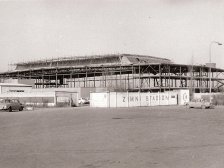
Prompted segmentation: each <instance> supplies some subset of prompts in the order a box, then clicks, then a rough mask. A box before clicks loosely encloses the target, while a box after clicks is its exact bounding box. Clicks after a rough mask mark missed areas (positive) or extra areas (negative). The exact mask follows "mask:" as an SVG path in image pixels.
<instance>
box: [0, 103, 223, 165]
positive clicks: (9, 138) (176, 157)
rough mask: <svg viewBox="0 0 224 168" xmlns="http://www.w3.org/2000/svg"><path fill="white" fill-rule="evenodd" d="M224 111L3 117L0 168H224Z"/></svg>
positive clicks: (84, 110)
mask: <svg viewBox="0 0 224 168" xmlns="http://www.w3.org/2000/svg"><path fill="white" fill-rule="evenodd" d="M222 167H224V107H217V108H216V109H213V110H211V109H206V110H201V109H187V108H185V107H148V108H146V107H141V108H117V109H116V108H114V109H113V108H111V109H105V108H93V109H92V108H90V107H78V108H58V109H56V108H55V109H39V110H34V111H23V112H14V113H8V112H1V113H0V168H222Z"/></svg>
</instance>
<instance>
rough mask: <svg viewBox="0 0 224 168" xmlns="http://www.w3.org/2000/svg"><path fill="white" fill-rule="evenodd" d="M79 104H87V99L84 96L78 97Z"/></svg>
mask: <svg viewBox="0 0 224 168" xmlns="http://www.w3.org/2000/svg"><path fill="white" fill-rule="evenodd" d="M78 102H79V104H89V100H88V99H86V98H83V97H82V98H79V100H78Z"/></svg>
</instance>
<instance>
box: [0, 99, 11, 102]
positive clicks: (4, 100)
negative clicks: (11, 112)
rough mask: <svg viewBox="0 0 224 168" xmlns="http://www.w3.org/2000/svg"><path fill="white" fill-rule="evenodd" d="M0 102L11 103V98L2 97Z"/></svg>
mask: <svg viewBox="0 0 224 168" xmlns="http://www.w3.org/2000/svg"><path fill="white" fill-rule="evenodd" d="M0 103H10V100H9V99H0Z"/></svg>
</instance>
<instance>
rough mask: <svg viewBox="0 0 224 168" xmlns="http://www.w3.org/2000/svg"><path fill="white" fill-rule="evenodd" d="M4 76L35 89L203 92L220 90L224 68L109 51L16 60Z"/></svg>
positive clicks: (1, 78) (2, 75) (0, 77)
mask: <svg viewBox="0 0 224 168" xmlns="http://www.w3.org/2000/svg"><path fill="white" fill-rule="evenodd" d="M210 75H211V76H210ZM8 79H28V80H30V81H33V87H34V88H36V89H37V88H80V87H82V88H90V87H92V88H98V87H100V88H106V89H107V90H108V91H131V92H132V91H133V92H134V91H140V92H146V91H150V92H164V91H170V90H178V89H189V90H190V92H195V93H206V92H209V88H210V87H211V88H210V89H211V91H212V92H220V91H221V89H222V87H223V85H224V69H220V68H216V67H209V66H206V65H193V64H192V65H184V64H176V63H174V62H172V61H171V60H169V59H166V58H159V57H152V56H143V55H132V54H110V55H94V56H82V57H65V58H58V59H48V60H39V61H30V62H20V63H16V64H15V69H14V70H12V71H8V72H4V73H0V80H1V82H4V81H6V80H8Z"/></svg>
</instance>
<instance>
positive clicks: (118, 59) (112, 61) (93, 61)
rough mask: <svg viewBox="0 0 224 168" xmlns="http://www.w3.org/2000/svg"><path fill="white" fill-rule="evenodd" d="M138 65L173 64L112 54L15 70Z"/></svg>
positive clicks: (27, 64)
mask: <svg viewBox="0 0 224 168" xmlns="http://www.w3.org/2000/svg"><path fill="white" fill-rule="evenodd" d="M138 63H172V62H171V60H169V59H166V58H159V57H153V56H145V55H135V54H111V55H94V56H82V57H64V58H58V59H48V60H40V61H32V62H24V63H17V64H15V65H16V69H15V70H26V69H38V68H49V67H66V66H68V67H75V66H90V65H99V66H100V65H130V64H138Z"/></svg>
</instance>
